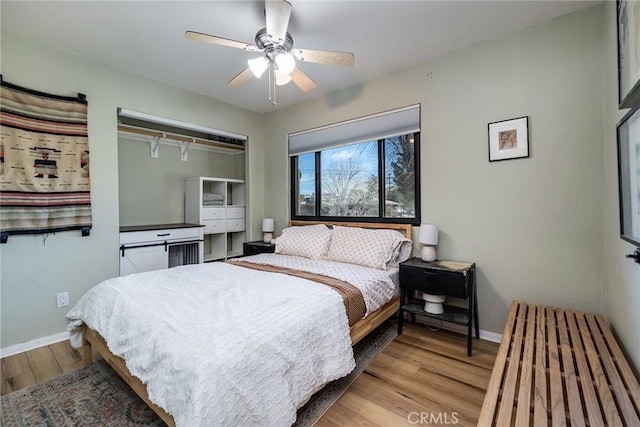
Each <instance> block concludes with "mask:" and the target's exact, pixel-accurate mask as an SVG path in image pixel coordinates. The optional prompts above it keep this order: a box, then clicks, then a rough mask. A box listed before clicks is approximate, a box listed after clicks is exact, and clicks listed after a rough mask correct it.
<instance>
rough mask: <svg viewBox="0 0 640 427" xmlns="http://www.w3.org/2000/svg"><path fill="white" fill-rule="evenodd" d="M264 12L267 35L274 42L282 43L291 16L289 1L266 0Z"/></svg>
mask: <svg viewBox="0 0 640 427" xmlns="http://www.w3.org/2000/svg"><path fill="white" fill-rule="evenodd" d="M264 13H265V15H266V19H267V35H269V36H270V37H271V41H272V42H273V43H274V44H282V43H284V40H285V36H286V35H287V27H288V26H289V17H291V3H289V2H288V1H285V0H266V1H265V2H264Z"/></svg>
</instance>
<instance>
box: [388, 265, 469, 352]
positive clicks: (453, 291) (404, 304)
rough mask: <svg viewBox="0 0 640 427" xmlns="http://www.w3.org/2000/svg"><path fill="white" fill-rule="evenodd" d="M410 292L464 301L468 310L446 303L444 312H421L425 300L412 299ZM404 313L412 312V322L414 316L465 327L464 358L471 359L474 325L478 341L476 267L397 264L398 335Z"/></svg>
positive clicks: (412, 294) (400, 331) (400, 332)
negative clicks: (465, 344) (465, 352)
mask: <svg viewBox="0 0 640 427" xmlns="http://www.w3.org/2000/svg"><path fill="white" fill-rule="evenodd" d="M413 291H421V292H424V293H427V294H431V295H446V296H448V297H455V298H463V299H466V300H467V307H466V308H462V307H456V306H452V305H446V304H445V306H444V313H442V314H432V313H427V312H426V311H424V301H423V300H422V299H417V298H415V297H414V292H413ZM407 297H408V298H407ZM407 299H408V300H407ZM404 312H409V313H411V317H412V319H415V315H416V314H417V315H420V316H427V317H431V318H434V319H439V320H443V321H446V322H451V323H457V324H459V325H465V326H466V327H467V355H469V356H471V341H472V340H471V338H472V333H471V329H472V326H473V324H474V323H475V329H476V338H477V339H479V338H480V329H479V327H478V299H477V296H476V265H475V264H474V263H465V262H455V261H434V262H427V261H423V260H422V259H420V258H411V259H409V260H407V261H405V262H402V263H400V310H399V315H400V319H399V321H398V335H402V322H403V320H404Z"/></svg>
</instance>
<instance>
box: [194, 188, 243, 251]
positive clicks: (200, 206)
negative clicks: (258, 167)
mask: <svg viewBox="0 0 640 427" xmlns="http://www.w3.org/2000/svg"><path fill="white" fill-rule="evenodd" d="M210 194H215V195H219V196H217V197H219V198H221V199H222V200H221V202H222V203H220V204H216V205H205V199H206V196H205V195H210ZM245 200H246V192H245V183H244V180H241V179H225V178H210V177H202V176H201V177H197V178H190V179H187V181H186V198H185V221H186V222H188V223H194V224H201V225H204V261H205V262H206V261H215V260H221V259H226V258H230V257H234V256H240V255H242V244H243V243H244V241H245V240H246V233H245V230H246V228H247V225H246V221H247V220H246V208H245Z"/></svg>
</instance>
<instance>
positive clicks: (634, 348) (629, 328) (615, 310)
mask: <svg viewBox="0 0 640 427" xmlns="http://www.w3.org/2000/svg"><path fill="white" fill-rule="evenodd" d="M605 23H606V27H605V28H606V31H605V41H606V46H607V50H606V55H605V64H606V67H605V72H606V74H605V76H606V80H605V82H606V89H607V90H606V97H605V98H604V104H605V112H606V116H605V117H606V121H605V124H606V126H605V129H604V163H605V176H604V195H603V196H604V197H603V201H604V203H603V211H604V242H603V244H604V246H605V262H604V266H605V279H606V283H607V288H606V290H607V303H608V314H609V316H608V317H609V320H610V322H611V327H612V328H613V330H614V331H615V333H616V335H618V337H619V339H620V341H622V343H623V344H624V347H625V350H626V351H627V352H628V353H629V355H630V356H631V358H632V360H633V362H634V364H635V366H636V369H640V265H638V264H636V263H634V262H633V261H632V260H630V259H627V258H625V255H627V254H631V253H633V251H634V250H635V247H634V246H633V245H631V244H629V243H627V242H625V241H624V240H622V239H620V209H619V205H618V163H617V162H618V157H617V156H618V154H617V149H616V147H617V146H616V124H617V123H618V122H619V120H620V119H621V118H622V116H623V115H624V114H625V113H626V112H627V111H628V110H618V84H617V82H618V81H617V79H618V71H617V70H618V69H617V63H616V31H617V30H616V8H615V2H608V3H607V4H606V7H605Z"/></svg>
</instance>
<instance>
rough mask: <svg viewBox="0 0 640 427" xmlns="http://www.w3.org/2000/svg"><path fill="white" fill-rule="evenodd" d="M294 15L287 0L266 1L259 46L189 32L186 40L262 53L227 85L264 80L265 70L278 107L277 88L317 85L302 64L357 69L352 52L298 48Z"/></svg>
mask: <svg viewBox="0 0 640 427" xmlns="http://www.w3.org/2000/svg"><path fill="white" fill-rule="evenodd" d="M290 16H291V3H289V2H287V1H285V0H265V17H266V25H267V26H266V27H265V28H262V29H261V30H259V31H258V32H257V34H256V36H255V45H252V44H248V43H244V42H241V41H237V40H231V39H227V38H224V37H218V36H213V35H209V34H204V33H199V32H196V31H186V32H185V33H184V35H185V37H186V38H187V39H190V40H199V41H203V42H206V43H212V44H218V45H222V46H228V47H234V48H238V49H243V50H245V51H247V52H260V53H262V55H261V56H259V57H256V58H252V59H249V60H248V61H247V62H248V66H247V67H246V68H245V69H244V70H242V71H241V72H240V73H238V74H237V75H236V76H235V77H234V78H233V79H231V80H230V81H229V82H228V83H227V85H228V86H233V87H239V86H242V85H244V84H245V83H247V82H248V81H249V80H250V79H251V77H252V76H256V77H257V78H260V77H261V76H262V75H263V74H264V72H265V71H267V70H268V72H269V101H271V102H272V103H273V104H274V105H277V104H276V99H275V89H276V88H275V86H276V85H278V86H282V85H285V84H287V83H289V82H290V81H293V83H294V84H295V85H296V86H297V87H298V88H299V89H300V90H302V91H303V92H307V91H310V90H312V89H314V88H315V87H316V84H315V83H314V82H313V80H311V78H309V76H307V75H306V74H305V73H304V71H302V70H301V69H300V67H298V66H297V64H296V60H297V61H299V62H314V63H318V64H328V65H338V66H342V67H351V66H353V61H354V56H353V53H350V52H331V51H326V50H311V49H294V48H293V38H292V37H291V34H289V33H288V32H287V27H288V25H289V18H290Z"/></svg>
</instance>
